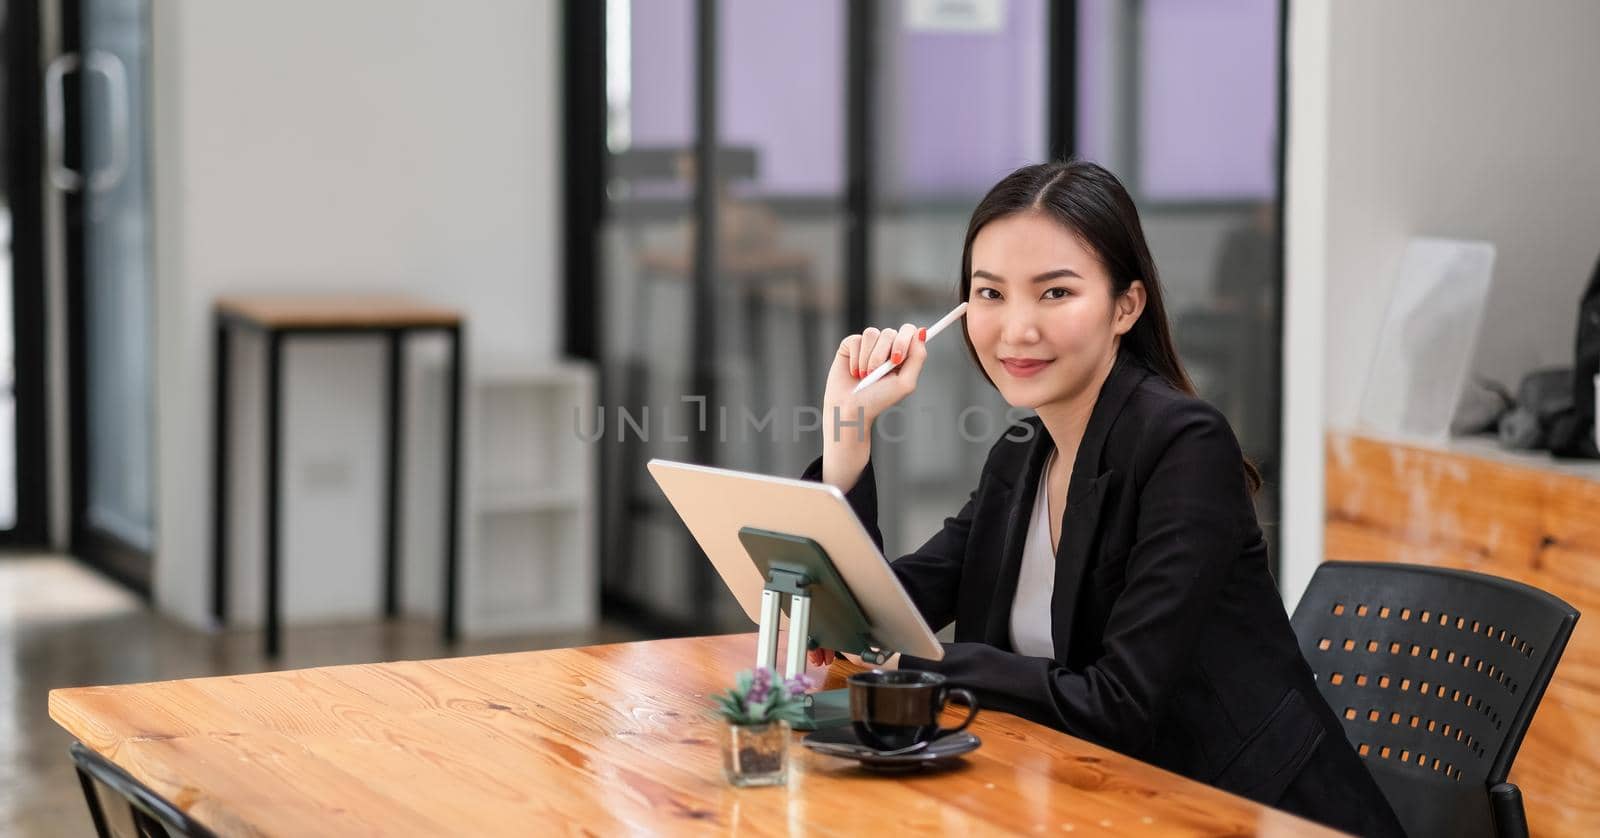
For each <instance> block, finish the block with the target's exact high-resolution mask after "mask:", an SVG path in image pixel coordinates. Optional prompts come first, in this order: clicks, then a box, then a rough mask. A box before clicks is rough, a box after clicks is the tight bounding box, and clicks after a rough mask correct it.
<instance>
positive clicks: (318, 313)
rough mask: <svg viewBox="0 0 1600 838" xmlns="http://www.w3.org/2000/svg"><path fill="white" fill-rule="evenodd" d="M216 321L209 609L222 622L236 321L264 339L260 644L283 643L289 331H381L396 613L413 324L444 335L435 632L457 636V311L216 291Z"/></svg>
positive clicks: (387, 572)
mask: <svg viewBox="0 0 1600 838" xmlns="http://www.w3.org/2000/svg"><path fill="white" fill-rule="evenodd" d="M214 316H215V328H216V370H215V383H216V393H215V404H214V409H215V420H216V431H215V436H214V440H215V443H214V444H215V446H216V447H215V450H214V452H213V464H212V465H213V470H214V471H213V480H214V484H215V485H214V492H213V495H212V503H213V507H212V520H213V527H212V563H213V564H212V575H211V602H212V613H213V614H214V615H215V616H216V618H217V621H218V622H219V623H221V624H224V625H225V624H226V623H227V620H228V481H229V473H228V452H229V442H230V437H231V435H230V432H229V430H230V427H229V425H230V423H229V415H228V372H229V370H228V367H229V349H230V347H229V343H230V340H231V334H232V331H233V330H234V329H236V328H248V329H254V330H255V331H257V332H259V333H261V335H262V336H263V337H264V338H265V340H266V388H267V397H266V400H265V412H266V416H265V420H266V421H265V426H266V438H267V450H266V461H265V469H264V470H265V472H266V490H265V502H266V518H265V521H264V523H263V529H264V530H265V538H266V545H265V548H264V551H263V563H264V565H265V567H266V583H265V586H264V596H265V606H264V609H263V613H264V618H265V650H266V654H267V657H269V658H276V657H277V656H278V653H279V651H280V649H281V648H282V644H281V639H280V631H281V619H280V618H281V613H280V612H281V597H280V593H281V591H280V588H281V587H282V585H281V582H282V573H281V565H280V560H281V557H280V555H279V548H280V545H279V538H278V525H279V498H278V495H279V489H280V485H281V478H282V474H281V472H282V462H281V460H282V456H281V455H282V450H283V440H282V436H283V403H282V395H283V343H284V340H285V339H286V338H288V337H291V336H295V335H323V336H326V335H372V334H378V335H384V336H385V337H386V338H387V340H388V379H389V380H388V393H387V399H386V401H387V408H388V410H387V413H388V417H389V419H388V427H387V429H386V448H387V451H388V457H387V460H388V462H387V465H386V471H387V475H388V481H387V483H388V486H387V493H386V498H385V507H384V581H383V585H384V588H383V610H384V615H385V616H387V617H393V616H395V614H397V613H398V612H399V608H400V585H399V564H400V550H399V547H400V539H399V508H400V483H401V475H402V473H403V469H402V467H401V464H402V460H401V448H400V423H401V420H402V418H403V417H402V410H403V405H404V404H405V400H404V381H405V379H404V377H403V376H402V375H401V372H402V369H403V367H404V364H405V338H406V337H407V336H408V335H411V334H414V333H417V332H436V333H442V334H444V335H445V336H446V337H448V338H449V340H450V389H449V410H448V416H447V419H446V428H447V431H446V441H447V442H446V444H447V445H448V446H449V450H448V451H447V452H446V456H445V544H444V604H443V608H442V617H443V620H442V622H443V625H442V631H443V635H444V639H445V641H446V642H454V641H455V639H456V627H457V618H456V594H457V578H458V576H459V572H458V567H457V565H458V562H457V556H456V543H457V540H458V539H457V527H458V521H457V519H458V517H459V515H458V504H459V497H460V482H461V481H460V474H461V468H460V448H461V439H460V437H461V389H462V377H463V361H462V350H461V332H462V321H461V315H460V313H459V312H457V311H455V310H453V309H449V308H444V307H441V306H437V305H433V304H430V303H426V302H422V301H419V300H414V299H410V298H407V297H402V296H393V295H370V296H328V295H306V296H237V297H223V298H220V299H218V300H217V301H216V305H215V308H214Z"/></svg>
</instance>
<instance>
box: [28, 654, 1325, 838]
mask: <svg viewBox="0 0 1600 838" xmlns="http://www.w3.org/2000/svg"><path fill="white" fill-rule="evenodd" d="M754 647H755V636H754V635H753V634H746V635H730V636H726V637H707V638H690V639H682V640H659V641H649V642H643V643H627V644H618V645H611V646H592V647H589V648H584V649H560V650H555V651H547V652H525V653H518V654H509V655H489V656H483V657H471V658H456V659H449V660H436V661H415V662H401V663H386V664H367V665H357V666H337V667H327V668H322V669H306V670H299V671H289V672H271V673H262V674H259V675H243V676H236V677H222V678H198V679H193V680H187V681H169V682H164V683H154V684H137V685H130V686H118V687H80V688H74V689H61V690H55V691H52V692H51V693H50V716H51V718H53V719H55V720H56V722H57V723H59V724H60V725H61V726H62V727H65V728H66V729H67V730H68V731H69V732H71V733H72V734H73V735H74V736H76V737H77V738H78V739H79V740H80V741H82V742H83V743H84V744H86V745H87V746H89V747H90V748H93V749H94V750H96V751H98V752H99V753H101V754H103V755H105V756H106V757H108V758H109V759H111V760H113V761H114V762H115V763H117V764H118V765H120V766H122V767H123V768H125V769H126V770H128V771H129V772H131V773H132V774H133V775H134V776H135V777H136V778H138V779H139V780H141V781H143V782H144V783H145V784H146V785H148V786H150V787H151V788H152V789H154V790H155V791H156V792H157V793H159V794H161V795H162V796H164V797H165V798H166V799H168V800H171V801H173V802H175V803H176V804H177V805H178V806H180V807H181V808H182V809H184V810H185V811H187V812H188V813H189V814H190V815H191V816H192V817H194V818H196V819H197V820H199V821H200V822H202V823H204V824H206V825H208V826H210V827H211V828H212V829H214V830H216V831H217V832H218V833H220V834H223V835H229V834H260V835H311V834H321V835H328V834H332V835H354V834H383V835H401V834H424V835H443V834H461V835H527V834H531V833H534V832H536V831H538V830H540V829H542V828H547V827H548V826H550V825H555V824H566V825H567V826H569V827H570V828H569V829H568V830H567V831H570V832H576V831H579V829H580V828H581V830H582V831H583V832H585V833H587V834H600V835H613V834H619V833H622V832H637V833H658V832H662V833H705V832H710V831H716V832H728V831H731V830H738V831H741V832H748V833H750V834H759V835H770V834H786V833H805V832H816V833H819V834H837V833H851V832H867V831H871V832H874V833H879V834H882V833H885V832H888V833H889V834H894V831H896V830H898V831H900V833H901V834H913V833H914V834H926V833H930V832H955V833H961V834H966V833H973V832H1010V833H1017V834H1042V833H1049V834H1062V833H1063V832H1073V833H1077V834H1083V835H1117V836H1123V835H1246V834H1272V835H1291V834H1292V835H1321V834H1335V833H1331V832H1329V831H1328V830H1325V829H1323V828H1321V827H1319V826H1317V825H1315V824H1312V823H1310V822H1307V821H1304V820H1301V819H1299V818H1296V817H1294V816H1292V815H1288V814H1285V813H1282V812H1278V811H1276V810H1273V809H1269V808H1266V807H1263V806H1260V805H1257V804H1255V803H1251V802H1249V801H1247V800H1244V799H1243V798H1239V797H1235V796H1233V795H1230V794H1227V793H1225V792H1222V791H1218V790H1216V789H1213V788H1211V787H1209V786H1205V785H1202V784H1200V783H1196V782H1192V781H1190V780H1187V779H1184V778H1182V777H1179V776H1177V775H1175V774H1171V773H1168V772H1166V771H1162V770H1161V769H1158V768H1154V767H1152V766H1149V765H1146V764H1144V763H1141V762H1138V761H1136V760H1132V759H1129V758H1127V757H1124V756H1121V755H1119V754H1116V753H1114V752H1112V751H1108V750H1106V749H1104V748H1100V747H1097V746H1095V745H1091V744H1089V743H1087V742H1084V741H1081V740H1078V739H1074V738H1073V737H1071V736H1067V735H1065V734H1063V733H1059V732H1056V731H1053V730H1050V729H1047V728H1044V727H1041V726H1039V725H1036V724H1033V723H1031V722H1026V721H1023V720H1021V719H1018V718H1016V717H1014V716H1008V715H1005V714H1001V713H998V712H993V713H982V714H980V715H979V717H978V719H977V721H976V722H975V723H974V724H973V726H972V728H971V730H972V731H973V732H974V733H976V734H977V735H978V736H979V737H980V738H982V740H983V747H981V748H979V749H978V750H977V751H975V752H973V753H972V754H970V755H968V756H967V757H966V758H965V762H964V763H963V764H962V765H960V766H958V767H956V768H953V769H951V770H946V771H942V772H930V773H922V774H914V775H877V774H872V773H868V772H865V771H863V770H862V769H860V768H858V767H857V766H856V764H855V763H854V762H852V761H849V760H843V759H837V758H833V757H825V756H821V755H818V754H814V753H812V752H810V751H808V750H806V749H804V748H802V747H800V746H799V742H798V735H797V739H796V741H795V744H794V745H793V747H792V748H791V761H790V777H789V784H788V787H787V788H786V789H785V788H781V787H778V788H754V789H736V788H733V787H731V786H729V785H727V784H726V783H725V782H724V780H723V778H722V761H721V751H720V745H721V735H722V730H723V728H722V725H721V723H720V722H719V721H718V720H716V719H715V718H714V717H713V716H712V715H711V714H710V713H709V710H708V708H709V706H710V703H709V699H708V698H707V694H708V693H710V692H713V691H715V690H717V689H719V688H721V687H723V686H725V685H727V684H728V683H731V681H732V676H733V673H735V672H736V671H738V670H740V669H744V668H747V667H748V666H749V665H750V661H751V659H752V658H753V656H754ZM847 669H848V665H847V664H844V665H835V667H834V670H833V671H832V672H831V673H830V676H829V680H830V681H831V682H837V681H839V679H840V678H842V677H843V675H844V674H845V670H847Z"/></svg>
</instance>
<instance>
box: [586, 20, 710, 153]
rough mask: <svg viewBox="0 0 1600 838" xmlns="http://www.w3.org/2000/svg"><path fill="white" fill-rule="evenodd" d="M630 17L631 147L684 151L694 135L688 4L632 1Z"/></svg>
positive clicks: (692, 38) (691, 22)
mask: <svg viewBox="0 0 1600 838" xmlns="http://www.w3.org/2000/svg"><path fill="white" fill-rule="evenodd" d="M586 2H596V3H598V2H601V0H586ZM631 15H632V19H633V23H632V28H633V36H632V37H633V56H632V57H633V72H632V73H631V74H630V75H631V79H632V82H631V84H632V88H633V89H632V92H631V94H630V110H629V116H630V117H631V118H632V121H633V125H632V129H633V144H634V145H636V146H673V147H677V148H687V147H688V146H689V144H690V143H692V142H693V137H694V42H695V33H694V0H634V2H633V4H632V10H631Z"/></svg>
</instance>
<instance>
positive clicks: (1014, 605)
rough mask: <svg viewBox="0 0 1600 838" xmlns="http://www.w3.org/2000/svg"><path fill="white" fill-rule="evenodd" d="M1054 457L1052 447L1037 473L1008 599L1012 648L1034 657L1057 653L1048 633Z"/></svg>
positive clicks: (1053, 556) (1053, 565)
mask: <svg viewBox="0 0 1600 838" xmlns="http://www.w3.org/2000/svg"><path fill="white" fill-rule="evenodd" d="M1055 459H1056V453H1055V452H1054V451H1051V452H1050V457H1049V459H1047V460H1046V461H1045V464H1044V473H1043V474H1041V475H1040V476H1039V491H1038V492H1036V493H1034V497H1033V516H1032V518H1030V519H1029V523H1028V538H1027V540H1026V541H1024V542H1023V545H1022V570H1021V571H1020V572H1019V573H1018V574H1017V595H1016V598H1015V599H1013V600H1011V648H1013V649H1015V650H1016V651H1017V654H1021V655H1028V656H1029V657H1036V658H1054V657H1055V656H1056V650H1055V642H1054V641H1053V640H1052V639H1051V636H1050V629H1051V620H1050V596H1051V594H1053V593H1055V588H1056V551H1055V548H1054V547H1053V546H1051V544H1050V464H1051V463H1053V462H1055Z"/></svg>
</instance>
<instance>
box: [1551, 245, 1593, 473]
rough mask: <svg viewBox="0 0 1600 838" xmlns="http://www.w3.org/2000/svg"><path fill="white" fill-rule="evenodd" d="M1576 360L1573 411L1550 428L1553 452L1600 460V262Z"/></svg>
mask: <svg viewBox="0 0 1600 838" xmlns="http://www.w3.org/2000/svg"><path fill="white" fill-rule="evenodd" d="M1576 350H1577V351H1576V352H1575V354H1574V356H1573V359H1572V410H1571V412H1569V413H1565V414H1563V415H1562V416H1561V417H1560V419H1558V420H1557V421H1556V422H1555V423H1554V424H1553V425H1552V426H1551V428H1550V453H1552V454H1554V455H1556V456H1557V457H1586V458H1589V459H1595V458H1600V450H1596V447H1595V439H1594V423H1595V415H1594V377H1595V373H1596V372H1600V262H1596V263H1595V267H1594V274H1593V275H1592V276H1590V277H1589V287H1588V289H1587V290H1585V291H1584V292H1583V297H1582V299H1581V300H1580V301H1579V303H1578V338H1577V346H1576Z"/></svg>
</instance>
